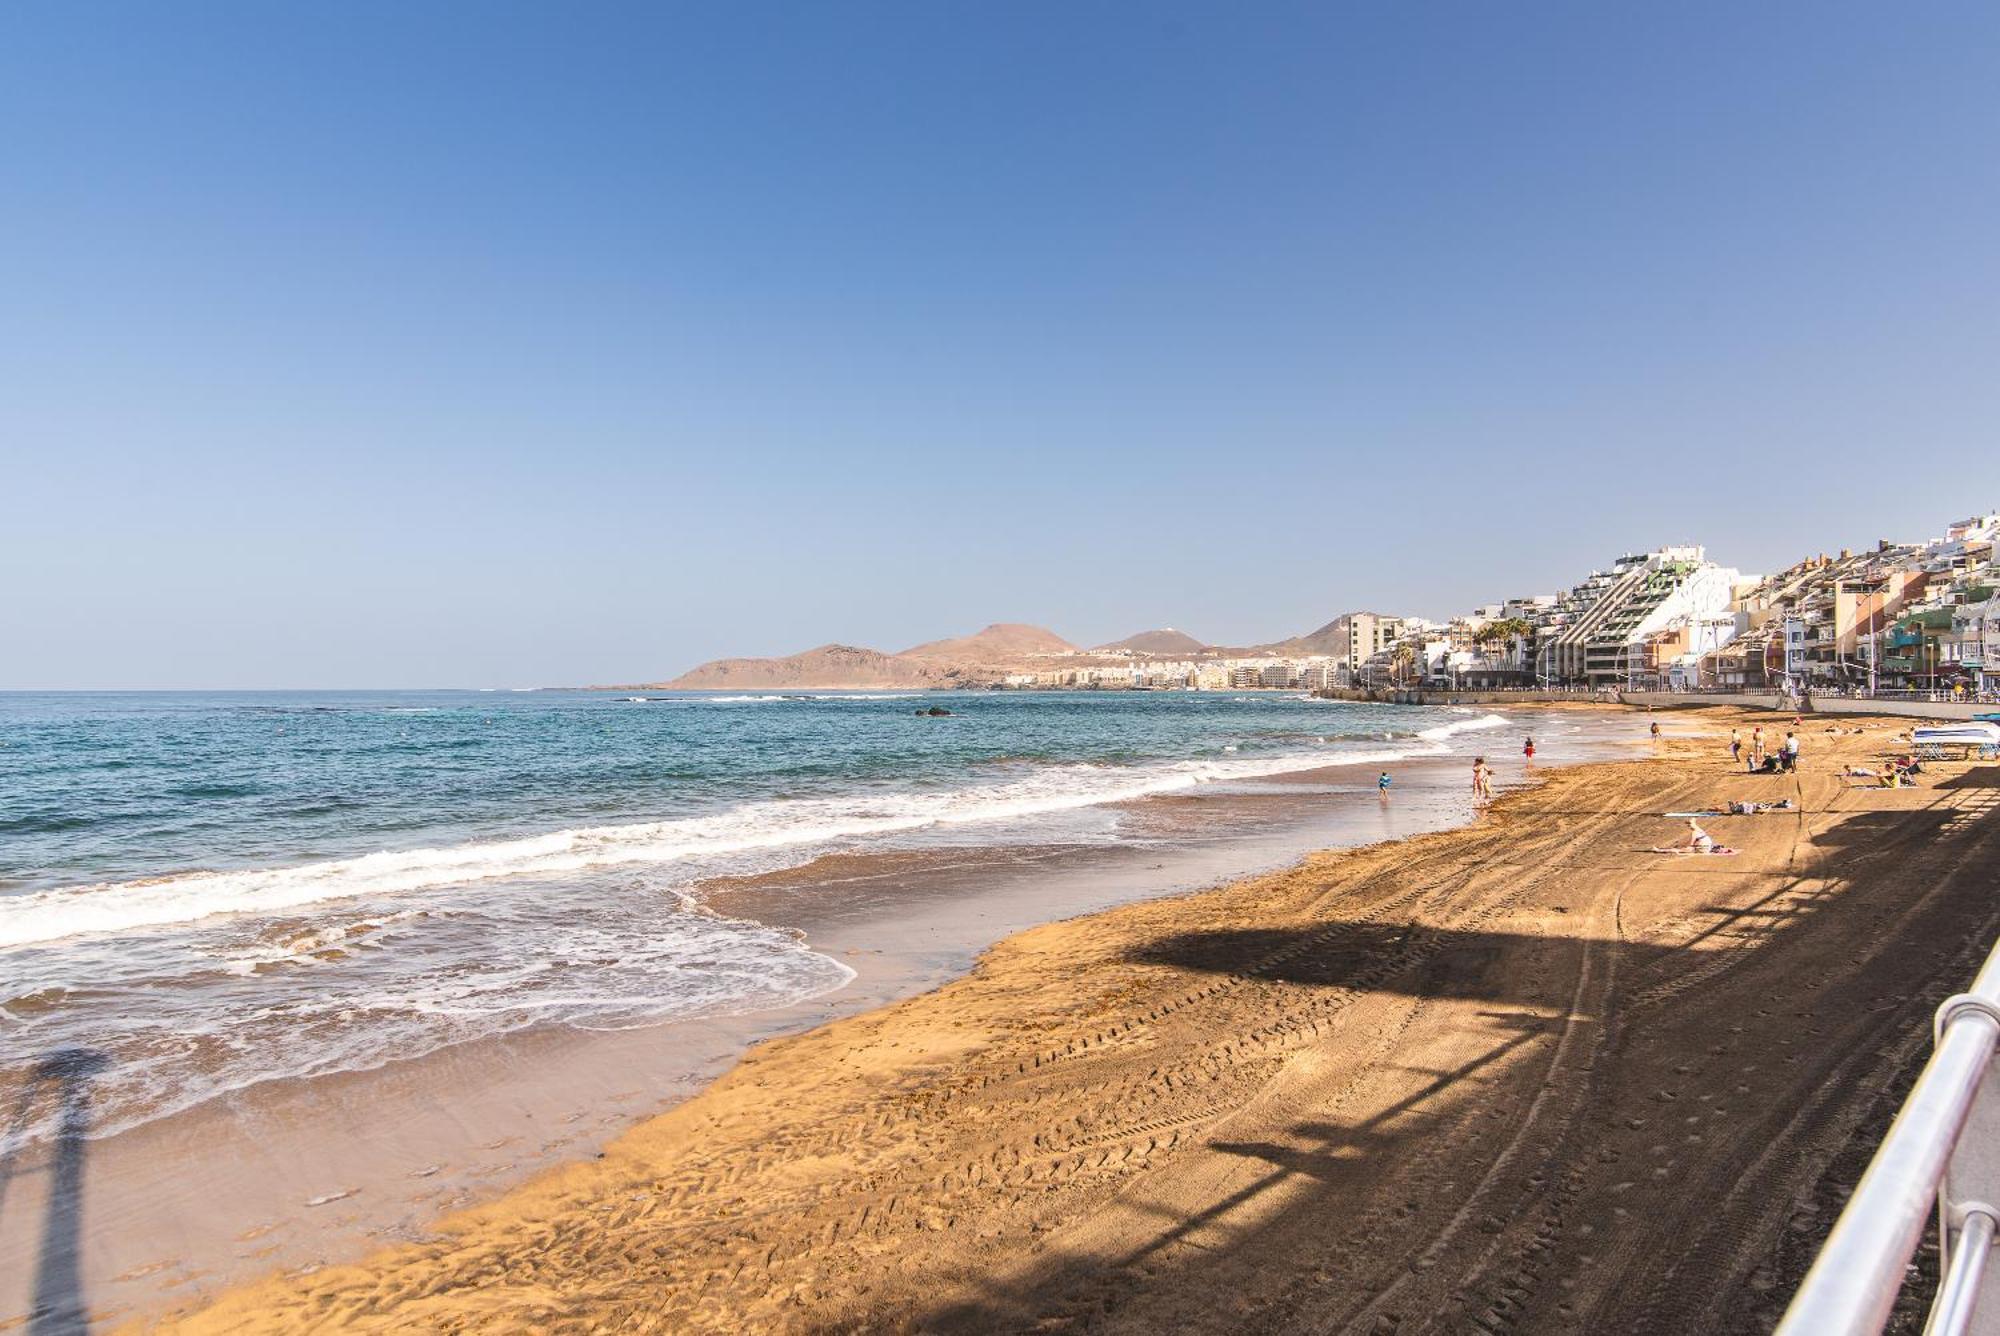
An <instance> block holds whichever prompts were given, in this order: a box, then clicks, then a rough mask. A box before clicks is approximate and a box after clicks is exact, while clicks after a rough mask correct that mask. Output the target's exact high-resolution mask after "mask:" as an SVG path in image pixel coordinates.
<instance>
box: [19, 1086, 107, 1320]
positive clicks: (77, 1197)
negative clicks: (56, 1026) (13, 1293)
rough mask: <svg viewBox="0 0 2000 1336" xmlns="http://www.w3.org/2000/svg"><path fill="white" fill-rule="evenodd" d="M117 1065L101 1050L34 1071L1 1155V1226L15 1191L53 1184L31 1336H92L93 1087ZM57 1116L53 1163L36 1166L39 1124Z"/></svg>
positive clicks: (49, 1153)
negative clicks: (87, 1198)
mask: <svg viewBox="0 0 2000 1336" xmlns="http://www.w3.org/2000/svg"><path fill="white" fill-rule="evenodd" d="M109 1063H110V1059H109V1058H107V1057H106V1056H105V1055H104V1054H102V1053H100V1052H98V1051H97V1050H95V1049H88V1048H66V1049H58V1050H57V1051H55V1052H53V1053H50V1054H48V1055H46V1056H45V1057H43V1058H42V1059H41V1060H40V1061H38V1062H37V1063H35V1065H34V1066H33V1067H32V1068H30V1069H29V1070H28V1072H27V1074H26V1076H25V1077H24V1078H23V1079H22V1081H21V1084H20V1087H19V1089H18V1090H17V1091H16V1093H15V1097H14V1102H13V1108H12V1110H11V1111H10V1115H9V1117H8V1125H7V1129H6V1132H5V1138H6V1140H5V1148H4V1150H0V1224H4V1223H5V1221H6V1205H7V1198H8V1196H9V1189H10V1188H11V1187H12V1186H13V1183H14V1180H15V1179H17V1178H23V1177H26V1176H27V1175H29V1174H35V1173H41V1174H45V1175H46V1176H47V1191H46V1195H45V1198H44V1204H43V1209H42V1226H41V1243H40V1246H39V1249H38V1251H37V1253H36V1259H35V1281H34V1299H33V1302H32V1303H31V1305H30V1307H29V1309H28V1324H27V1331H28V1333H29V1336H75V1333H79V1332H87V1331H89V1330H90V1321H89V1317H88V1307H87V1305H86V1304H85V1301H84V1293H83V1268H82V1258H81V1248H82V1241H83V1172H84V1158H85V1156H86V1154H87V1148H88V1145H89V1143H88V1142H87V1141H86V1140H85V1135H84V1134H85V1133H86V1132H87V1131H88V1130H89V1127H90V1083H91V1081H92V1080H93V1079H94V1078H95V1077H96V1076H97V1074H98V1073H99V1072H101V1071H103V1070H104V1068H105V1067H106V1066H108V1065H109ZM50 1112H52V1113H53V1117H52V1118H51V1119H50V1122H51V1124H52V1127H53V1135H52V1137H51V1139H50V1141H49V1142H48V1144H47V1146H46V1148H45V1152H44V1153H45V1154H46V1159H44V1160H41V1161H39V1162H33V1163H31V1162H29V1161H28V1158H27V1156H28V1149H29V1148H28V1132H29V1129H30V1127H31V1126H32V1125H33V1124H34V1123H35V1122H36V1120H37V1118H38V1116H40V1115H46V1114H47V1113H50Z"/></svg>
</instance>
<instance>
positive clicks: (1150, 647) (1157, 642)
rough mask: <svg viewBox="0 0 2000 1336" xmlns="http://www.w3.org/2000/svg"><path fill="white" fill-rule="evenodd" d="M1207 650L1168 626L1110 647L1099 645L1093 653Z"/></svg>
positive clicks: (1126, 639) (1184, 652)
mask: <svg viewBox="0 0 2000 1336" xmlns="http://www.w3.org/2000/svg"><path fill="white" fill-rule="evenodd" d="M1207 648H1208V646H1207V644H1205V643H1204V642H1202V641H1199V640H1196V639H1195V638H1194V637H1193V636H1191V635H1189V634H1188V633H1187V632H1185V631H1176V630H1175V629H1174V628H1173V627H1171V626H1167V627H1162V628H1161V629H1160V630H1158V631H1141V632H1140V633H1139V634H1138V635H1135V636H1126V637H1125V638H1124V639H1123V640H1114V641H1112V642H1111V643H1110V644H1108V645H1099V646H1098V647H1097V648H1096V649H1094V650H1092V651H1091V653H1093V654H1117V653H1120V652H1121V651H1122V652H1126V653H1131V654H1199V653H1201V652H1202V651H1203V650H1205V649H1207Z"/></svg>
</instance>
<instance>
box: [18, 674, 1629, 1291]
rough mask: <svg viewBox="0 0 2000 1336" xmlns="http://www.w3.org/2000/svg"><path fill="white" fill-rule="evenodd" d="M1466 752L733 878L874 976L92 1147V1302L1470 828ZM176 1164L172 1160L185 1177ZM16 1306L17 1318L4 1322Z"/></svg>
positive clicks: (457, 1204)
mask: <svg viewBox="0 0 2000 1336" xmlns="http://www.w3.org/2000/svg"><path fill="white" fill-rule="evenodd" d="M1598 708H1599V712H1600V713H1604V711H1602V709H1601V707H1598ZM1538 713H1539V712H1538ZM1626 713H1628V712H1626V711H1622V710H1620V711H1617V714H1618V715H1619V716H1621V717H1622V716H1624V715H1625V714H1626ZM1549 727H1550V728H1553V727H1554V725H1553V723H1551V724H1550V725H1549ZM1537 729H1538V731H1541V726H1540V725H1537ZM1494 731H1495V733H1496V734H1498V733H1499V732H1500V731H1499V730H1494ZM1497 740H1498V739H1497V737H1496V741H1497ZM1590 745H1592V746H1602V745H1605V744H1601V743H1596V742H1593V743H1591V744H1590ZM1617 745H1618V746H1621V747H1622V746H1623V745H1624V744H1622V743H1621V744H1617ZM1545 755H1546V744H1545ZM1462 763H1463V762H1462V758H1453V757H1432V756H1423V757H1418V758H1414V759H1412V760H1410V761H1407V762H1401V763H1397V764H1396V765H1394V766H1393V767H1392V768H1393V769H1395V770H1396V772H1397V774H1398V783H1399V787H1398V790H1397V792H1396V795H1395V801H1394V802H1393V804H1392V805H1391V806H1390V807H1389V808H1387V809H1382V808H1379V807H1378V805H1377V803H1376V801H1375V798H1374V794H1373V772H1374V766H1373V765H1372V764H1371V765H1370V766H1368V767H1365V769H1366V770H1367V774H1366V775H1361V774H1360V773H1359V769H1358V768H1357V767H1356V766H1354V765H1345V766H1333V767H1329V768H1324V769H1322V770H1319V771H1299V772H1287V773H1281V774H1277V775H1271V776H1266V777H1263V778H1261V779H1257V780H1251V781H1244V782H1239V783H1235V784H1227V785H1217V786H1215V788H1214V789H1213V790H1212V791H1208V792H1204V793H1201V794H1168V795H1155V796H1152V797H1148V798H1144V799H1139V800H1135V801H1131V802H1128V803H1125V804H1120V805H1119V808H1120V810H1121V811H1122V812H1123V813H1124V814H1125V816H1124V818H1123V819H1126V820H1133V821H1139V822H1141V823H1142V824H1145V825H1146V826H1147V828H1148V830H1149V831H1152V832H1153V833H1155V834H1157V835H1158V843H1157V844H1155V843H1145V842H1142V843H1140V844H1138V845H1136V846H1131V847H1116V846H1113V847H1096V848H1092V847H1081V848H1074V849H1072V848H1066V847H1062V846H1052V847H1037V846H1020V847H1015V848H1011V849H1007V850H997V849H991V848H989V849H972V850H953V849H949V848H948V849H946V850H944V851H943V861H942V864H940V862H938V861H926V860H925V859H924V858H923V857H922V856H920V855H912V856H911V858H912V859H913V866H911V867H909V868H906V869H902V870H897V869H895V868H886V869H885V867H884V866H883V865H884V863H885V862H894V861H895V860H893V859H887V860H885V858H884V857H883V856H882V855H879V854H878V855H869V854H863V855H858V856H836V857H835V859H833V860H817V861H816V862H815V863H813V864H810V865H807V866H806V867H804V868H800V869H792V870H789V871H787V872H784V873H778V874H771V875H767V876H765V877H761V878H748V879H741V880H735V881H731V882H730V883H729V884H718V885H716V886H714V887H713V888H711V890H710V893H709V894H708V895H707V896H706V897H705V898H706V899H708V900H709V901H710V903H711V905H712V907H713V908H714V909H715V910H717V911H718V912H721V913H724V914H725V915H730V916H741V917H747V918H754V919H756V920H758V921H760V922H764V923H768V924H771V925H773V926H779V927H783V928H786V929H788V930H791V931H794V932H797V933H799V934H801V935H802V936H803V937H805V938H806V939H807V940H809V941H810V942H811V944H812V945H813V946H814V947H815V949H819V950H822V951H823V952H824V953H826V954H828V955H830V956H831V957H832V958H833V959H836V960H839V961H840V962H841V963H843V964H845V965H847V966H849V967H850V968H852V969H854V970H855V971H856V973H857V977H856V978H855V979H854V980H852V981H851V982H849V983H848V984H847V985H845V986H844V987H842V988H840V989H837V990H835V991H834V992H832V993H830V994H823V995H821V996H819V997H816V998H811V999H807V1000H805V1001H802V1002H798V1003H793V1004H790V1005H788V1006H785V1007H782V1008H777V1009H774V1010H769V1011H761V1012H749V1013H743V1014H736V1015H726V1016H715V1017H705V1018H697V1019H693V1020H685V1021H680V1022H670V1023H667V1024H665V1025H659V1026H648V1027H641V1028H639V1029H635V1030H630V1031H624V1032H582V1033H580V1032H577V1031H573V1030H568V1029H564V1028H560V1027H557V1028H549V1027H542V1028H537V1029H533V1030H529V1031H525V1032H521V1033H517V1034H515V1035H511V1036H506V1037H503V1038H498V1039H491V1040H481V1041H474V1042H471V1043H467V1044H462V1045H455V1046H452V1047H450V1048H447V1049H445V1050H442V1051H439V1052H435V1053H432V1054H429V1055H426V1056H424V1057H421V1058H416V1059H408V1060H399V1061H396V1062H392V1063H390V1064H387V1065H386V1066H383V1067H378V1068H374V1069H371V1070H367V1071H355V1072H345V1073H338V1074H334V1075H330V1076H323V1077H315V1078H308V1079H303V1080H290V1081H281V1082H272V1083H266V1084H265V1085H263V1086H258V1087H252V1088H250V1089H248V1090H245V1091H240V1092H238V1093H237V1094H235V1095H232V1096H227V1097H224V1098H222V1099H220V1100H215V1101H210V1102H208V1103H206V1104H204V1105H201V1106H197V1107H196V1108H195V1109H192V1110H189V1111H187V1112H185V1113H183V1114H177V1115H173V1116H171V1117H169V1118H165V1119H161V1120H157V1121H155V1122H152V1123H148V1124H145V1125H142V1126H141V1127H138V1128H136V1129H133V1130H132V1131H129V1132H125V1133H121V1134H119V1135H118V1136H115V1137H113V1138H110V1139H108V1140H106V1141H102V1142H87V1143H84V1144H85V1145H86V1146H88V1147H89V1148H90V1159H89V1175H88V1179H87V1184H86V1186H87V1192H86V1198H85V1201H84V1203H83V1205H84V1207H85V1213H86V1215H87V1216H88V1218H89V1219H90V1220H91V1221H92V1228H91V1230H90V1231H89V1233H90V1237H87V1238H86V1240H85V1243H84V1248H83V1254H84V1261H85V1263H86V1270H87V1271H88V1272H90V1273H91V1275H92V1277H93V1284H92V1286H91V1290H90V1292H91V1294H92V1296H93V1298H94V1299H95V1300H96V1301H97V1302H98V1303H99V1305H100V1307H101V1314H102V1316H104V1317H106V1318H109V1319H114V1320H122V1321H139V1322H151V1321H153V1320H155V1319H157V1318H158V1317H159V1316H161V1315H162V1314H164V1313H168V1312H172V1311H176V1310H179V1309H183V1308H186V1307H187V1306H189V1305H190V1304H191V1303H199V1302H202V1301H205V1300H207V1299H208V1298H211V1297H213V1296H214V1295H215V1294H216V1293H218V1292H219V1291H220V1289H222V1288H225V1287H227V1286H230V1285H234V1284H241V1283H245V1282H248V1281H252V1280H254V1279H255V1278H257V1277H259V1276H262V1275H267V1274H270V1273H272V1272H274V1271H282V1272H285V1273H299V1272H303V1271H306V1270H309V1269H311V1268H316V1267H319V1266H324V1265H328V1264H336V1263H340V1262H345V1261H349V1260H352V1259H353V1258H355V1257H359V1256H362V1255H364V1254H366V1253H368V1252H370V1251H373V1250H374V1249H377V1248H380V1247H382V1246H384V1245H386V1244H393V1243H396V1242H406V1241H411V1240H415V1239H421V1238H425V1237H428V1236H429V1235H430V1233H431V1231H432V1229H433V1226H434V1225H435V1224H436V1222H437V1221H438V1220H440V1219H441V1218H443V1217H445V1216H448V1215H450V1214H451V1213H452V1212H455V1211H459V1210H463V1209H466V1208H468V1207H475V1206H477V1205H479V1204H481V1203H483V1202H490V1201H491V1200H493V1199H494V1198H496V1197H497V1196H499V1195H502V1194H504V1193H506V1192H508V1191H511V1190H515V1189H517V1188H518V1187H519V1186H520V1185H521V1184H522V1183H524V1182H528V1181H531V1180H532V1179H533V1178H534V1177H535V1176H536V1175H539V1174H542V1173H546V1172H550V1171H556V1172H560V1170H561V1168H562V1167H563V1166H565V1165H575V1164H580V1163H588V1162H589V1159H590V1157H591V1156H592V1155H593V1154H596V1153H600V1152H601V1147H602V1146H603V1145H604V1144H605V1142H606V1141H607V1140H609V1139H611V1138H613V1137H615V1136H617V1135H619V1134H621V1133H623V1132H625V1131H628V1130H630V1129H631V1128H632V1127H633V1126H635V1125H638V1124H640V1123H642V1122H643V1121H644V1120H646V1119H648V1118H651V1117H657V1116H660V1115H661V1114H663V1113H665V1112H667V1111H670V1110H671V1109H672V1108H673V1107H675V1106H676V1105H677V1104H679V1103H680V1102H681V1101H684V1100H685V1099H687V1098H690V1097H691V1096H693V1095H695V1094H698V1093H699V1092H700V1091H701V1090H703V1089H705V1088H707V1086H708V1085H709V1084H710V1083H711V1082H713V1080H714V1079H716V1078H717V1077H718V1076H719V1075H721V1074H723V1073H725V1072H727V1071H728V1070H729V1069H730V1068H731V1067H732V1065H733V1064H735V1063H737V1062H738V1061H740V1059H741V1058H742V1057H743V1055H744V1054H745V1053H747V1052H749V1051H751V1050H752V1049H753V1048H754V1047H755V1046H756V1045H758V1044H760V1043H762V1042H765V1041H767V1040H770V1039H773V1038H778V1037H782V1036H786V1035H795V1034H798V1033H800V1032H802V1031H805V1030H809V1029H810V1028H811V1027H814V1026H817V1025H821V1024H824V1023H826V1022H827V1021H829V1020H832V1019H837V1018H841V1017H847V1016H852V1015H854V1014H857V1013H861V1012H865V1011H869V1010H872V1009H875V1008H879V1007H882V1006H884V1005H888V1004H891V1003H894V1002H895V1001H897V1000H899V999H903V998H907V997H910V996H913V995H917V994H920V993H922V992H923V991H924V990H926V989H931V988H935V987H938V986H940V985H943V984H946V983H948V982H950V981H951V980H953V979H956V978H958V977H961V976H962V975H963V974H964V973H966V972H967V971H968V970H970V969H971V968H973V966H974V963H975V960H976V957H977V956H978V954H979V953H980V952H981V951H983V950H985V949H986V948H988V947H990V946H991V945H992V944H994V943H995V942H996V941H999V940H1001V939H1003V938H1005V937H1007V936H1009V935H1010V934H1013V933H1016V932H1019V931H1022V930H1025V929H1029V928H1032V927H1035V926H1037V925H1040V924H1044V923H1048V922H1051V921H1061V920H1070V919H1074V918H1076V917H1078V916H1080V915H1085V914H1089V913H1092V912H1095V911H1098V910H1101V909H1104V908H1107V907H1109V906H1112V905H1116V904H1120V903H1125V902H1128V901H1131V900H1135V899H1144V898H1157V897H1163V896H1175V895H1181V894H1185V893H1188V892H1191V891H1196V890H1200V889H1203V888H1207V887H1213V886H1216V885H1220V884H1223V883H1225V882H1227V881H1230V880H1233V879H1237V878H1240V877H1243V876H1248V875H1253V874H1256V873H1259V872H1266V871H1270V870H1273V869H1277V868H1280V867H1284V866H1287V865H1289V864H1291V863H1292V862H1294V861H1296V860H1297V859H1298V858H1300V857H1302V856H1305V855H1307V854H1309V853H1310V852H1311V851H1313V850H1317V849H1323V848H1325V847H1327V846H1328V845H1330V844H1331V845H1338V846H1351V845H1355V844H1361V843H1368V842H1373V841H1377V840H1380V839H1384V838H1389V839H1396V838H1402V837H1404V836H1407V835H1409V834H1413V833H1417V832H1420V831H1427V830H1434V829H1442V828H1449V827H1451V826H1454V825H1456V824H1458V823H1460V822H1462V821H1464V820H1465V819H1467V818H1468V816H1469V812H1468V810H1467V807H1468V804H1467V803H1466V801H1465V797H1464V794H1463V792H1462V782H1463V781H1462V775H1461V773H1460V767H1461V765H1462ZM1518 768H1519V767H1518V762H1517V761H1516V762H1513V763H1508V764H1507V765H1506V766H1505V767H1504V769H1505V771H1506V772H1507V773H1509V774H1511V772H1512V771H1513V770H1516V769H1518ZM1543 768H1546V769H1553V768H1554V767H1553V766H1552V765H1551V766H1546V767H1543ZM1364 780H1365V782H1364ZM1343 813H1345V815H1342V814H1343ZM1329 818H1330V819H1331V824H1329ZM1155 828H1157V829H1155ZM842 858H847V859H850V860H851V861H852V862H854V863H856V864H857V865H859V870H860V871H862V872H863V873H864V874H865V875H864V876H863V877H862V878H860V879H859V880H863V881H866V882H867V883H868V887H867V890H866V892H865V893H857V887H856V885H855V882H856V881H857V879H856V878H853V877H846V876H838V875H836V873H837V872H838V871H839V869H836V868H834V867H832V866H830V863H832V862H838V861H839V860H840V859H842ZM954 862H955V864H956V865H954ZM788 882H791V883H795V884H796V886H802V887H806V888H810V889H812V890H815V891H826V890H828V889H829V888H830V887H833V883H836V882H839V883H842V884H840V885H838V887H837V889H838V890H839V892H840V893H839V894H837V895H833V894H819V895H808V896H801V895H798V894H796V893H794V890H792V889H788V888H787V886H786V883H788ZM219 1146H220V1147H228V1148H229V1149H228V1150H227V1151H226V1153H223V1152H219V1151H218V1149H217V1148H218V1147H219ZM27 1158H28V1159H29V1161H30V1163H31V1165H32V1162H33V1160H34V1158H35V1157H33V1156H29V1157H27ZM163 1165H171V1166H173V1170H172V1171H171V1172H169V1173H167V1174H165V1175H162V1173H161V1172H160V1168H159V1167H160V1166H163ZM14 1195H15V1201H14V1203H13V1205H12V1209H10V1211H9V1215H10V1216H11V1217H12V1218H13V1219H14V1220H15V1221H19V1222H22V1223H26V1222H27V1221H29V1220H31V1219H33V1218H34V1217H33V1212H34V1211H35V1209H36V1208H37V1206H38V1201H37V1197H36V1192H35V1190H34V1188H33V1187H32V1186H28V1185H25V1184H24V1185H23V1186H22V1187H21V1188H19V1189H17V1191H16V1193H15V1194H14ZM10 1232H14V1234H15V1243H16V1245H17V1248H16V1249H13V1250H9V1251H12V1252H13V1253H14V1256H13V1260H12V1262H11V1263H9V1262H8V1261H7V1258H6V1257H5V1256H4V1255H0V1278H4V1277H5V1276H6V1275H7V1274H8V1273H9V1272H12V1273H13V1274H14V1276H15V1280H14V1281H13V1282H10V1283H8V1284H7V1286H6V1288H5V1289H4V1290H0V1294H5V1295H6V1296H7V1297H12V1296H13V1293H14V1291H15V1290H16V1289H18V1290H19V1291H20V1295H21V1299H20V1302H22V1303H25V1294H26V1288H25V1287H26V1277H27V1273H28V1271H29V1270H30V1269H31V1268H30V1261H31V1259H30V1257H29V1255H28V1253H27V1252H26V1251H25V1250H21V1249H20V1248H19V1245H22V1244H24V1243H28V1242H31V1240H28V1239H26V1238H24V1237H23V1235H22V1234H21V1233H19V1232H18V1231H10ZM12 1310H14V1305H13V1304H6V1305H0V1316H4V1314H5V1313H6V1312H8V1311H12ZM20 1311H22V1312H25V1309H21V1310H20Z"/></svg>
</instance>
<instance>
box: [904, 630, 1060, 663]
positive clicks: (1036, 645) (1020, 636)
mask: <svg viewBox="0 0 2000 1336" xmlns="http://www.w3.org/2000/svg"><path fill="white" fill-rule="evenodd" d="M1074 653H1076V646H1075V645H1072V644H1070V643H1069V641H1067V640H1064V639H1063V638H1062V637H1061V636H1059V635H1057V634H1056V633H1055V632H1054V631H1049V630H1044V629H1043V628H1042V627H1039V626H1025V625H1023V624H1021V623H1020V622H995V623H994V624H993V625H991V626H989V627H987V628H986V629H985V630H984V631H981V632H979V633H978V634H976V635H969V636H960V637H958V638H957V639H956V640H932V641H927V642H926V643H924V644H921V645H915V646H912V647H911V648H909V649H906V650H904V651H903V652H902V653H901V654H899V655H897V656H896V657H898V658H903V659H943V660H946V661H948V662H952V663H1006V662H1009V661H1011V660H1014V659H1020V658H1025V657H1027V656H1028V655H1030V654H1074Z"/></svg>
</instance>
